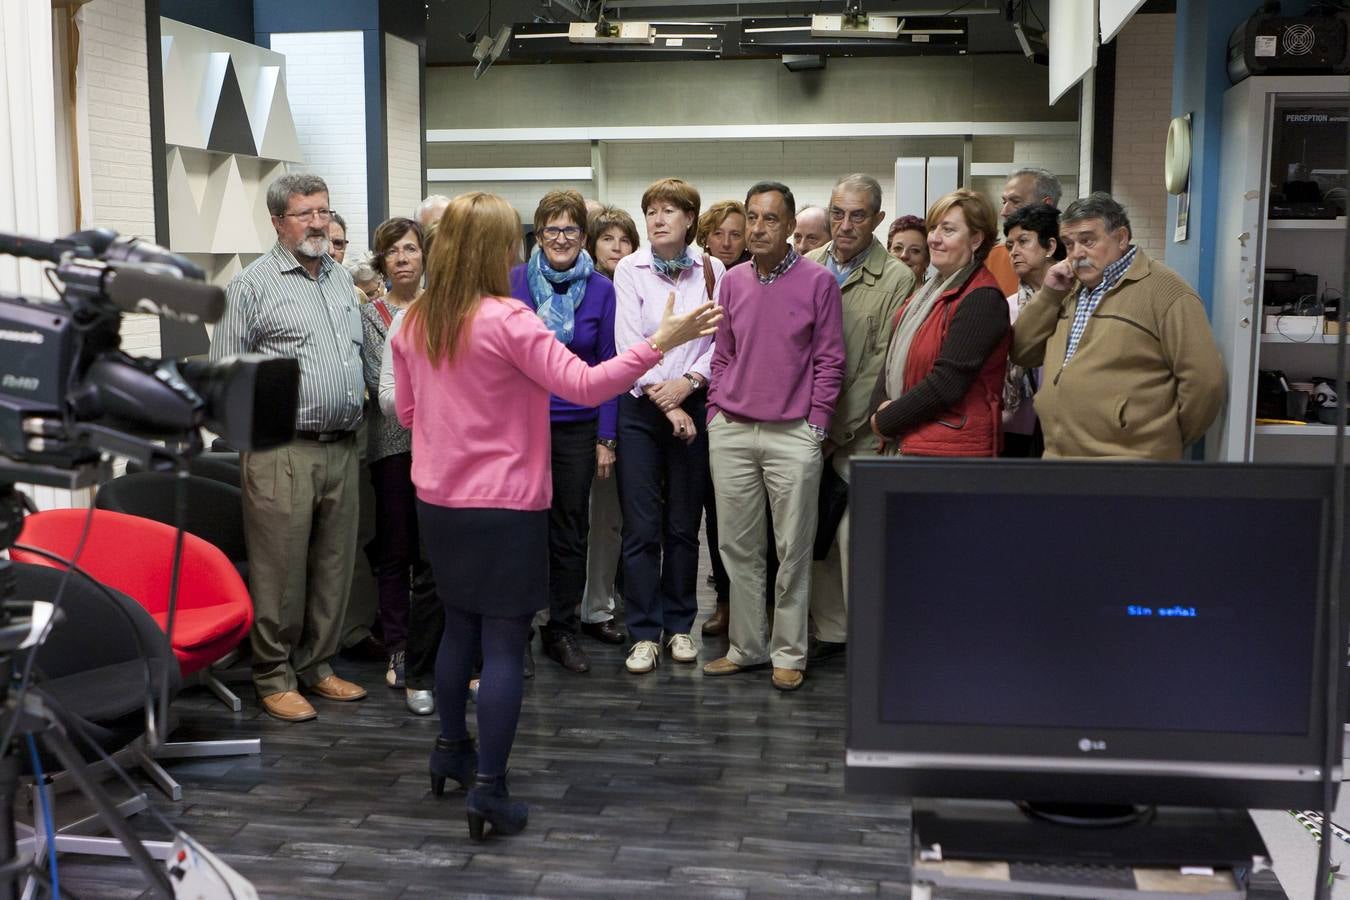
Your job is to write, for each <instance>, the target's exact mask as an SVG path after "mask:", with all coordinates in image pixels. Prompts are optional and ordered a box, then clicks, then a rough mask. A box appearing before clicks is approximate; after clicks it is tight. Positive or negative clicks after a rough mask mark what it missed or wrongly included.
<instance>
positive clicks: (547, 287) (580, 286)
mask: <svg viewBox="0 0 1350 900" xmlns="http://www.w3.org/2000/svg"><path fill="white" fill-rule="evenodd" d="M594 271H595V263H594V262H592V261H591V255H590V254H589V253H587V252H586V251H585V250H582V251H581V253H580V254H578V255H577V261H576V262H574V263H573V264H572V268H570V269H568V270H567V271H566V272H558V271H555V270H554V269H553V268H551V267H550V266H549V264H548V257H546V256H544V252H543V250H542V249H541V248H539V247H535V248H534V252H533V253H531V254H530V261H529V262H528V263H526V264H525V277H526V280H527V281H528V282H529V284H530V298H531V299H532V300H534V309H535V311H536V312H537V313H539V318H540V319H542V320H543V322H544V324H545V325H547V326H548V330H549V331H551V332H553V333H554V334H555V335H557V337H558V340H560V341H562V342H563V343H564V344H570V343H572V329H573V328H574V327H575V326H576V312H577V307H578V306H580V305H581V301H582V299H583V298H585V296H586V281H587V279H589V278H590V277H591V273H592V272H594ZM555 284H565V285H567V291H566V292H565V293H562V294H559V293H558V292H557V291H555V290H554V289H553V286H554V285H555Z"/></svg>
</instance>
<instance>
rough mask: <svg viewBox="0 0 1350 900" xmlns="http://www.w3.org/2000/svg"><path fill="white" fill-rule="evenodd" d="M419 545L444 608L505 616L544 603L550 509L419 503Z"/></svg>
mask: <svg viewBox="0 0 1350 900" xmlns="http://www.w3.org/2000/svg"><path fill="white" fill-rule="evenodd" d="M417 521H418V525H419V526H420V529H421V534H422V544H423V546H424V547H425V548H426V552H427V557H428V559H429V561H430V562H431V568H432V572H433V573H434V574H435V576H436V593H437V594H438V595H439V596H440V598H441V602H442V603H444V604H445V605H446V606H447V607H450V608H452V609H457V610H460V611H462V612H469V613H477V614H479V615H484V616H492V617H498V618H506V617H509V616H521V615H525V614H526V613H534V612H538V611H539V610H541V609H544V608H545V607H547V606H548V510H546V509H541V510H529V511H522V510H515V509H461V508H454V507H448V506H436V505H435V504H432V503H425V502H423V501H421V500H418V501H417Z"/></svg>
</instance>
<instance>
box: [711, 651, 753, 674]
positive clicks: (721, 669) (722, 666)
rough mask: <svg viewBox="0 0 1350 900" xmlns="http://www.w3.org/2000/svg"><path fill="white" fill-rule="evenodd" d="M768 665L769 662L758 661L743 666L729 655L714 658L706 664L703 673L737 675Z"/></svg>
mask: <svg viewBox="0 0 1350 900" xmlns="http://www.w3.org/2000/svg"><path fill="white" fill-rule="evenodd" d="M767 665H768V663H757V664H755V665H753V666H743V665H740V664H739V663H734V662H732V661H731V660H730V659H728V658H727V657H725V656H723V657H722V658H721V659H714V660H713V661H712V662H710V663H708V664H706V665H705V666H704V667H703V674H704V675H735V674H737V673H739V672H753V671H754V670H755V669H762V668H764V667H765V666H767Z"/></svg>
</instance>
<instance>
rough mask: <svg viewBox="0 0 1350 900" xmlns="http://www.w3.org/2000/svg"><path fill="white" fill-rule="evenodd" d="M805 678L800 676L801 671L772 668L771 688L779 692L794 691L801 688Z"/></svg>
mask: <svg viewBox="0 0 1350 900" xmlns="http://www.w3.org/2000/svg"><path fill="white" fill-rule="evenodd" d="M804 680H806V676H804V675H803V674H802V670H801V669H780V668H779V667H778V666H774V667H773V686H774V687H776V688H778V689H779V690H780V691H795V690H796V689H797V688H799V687H801V686H802V682H803V681H804Z"/></svg>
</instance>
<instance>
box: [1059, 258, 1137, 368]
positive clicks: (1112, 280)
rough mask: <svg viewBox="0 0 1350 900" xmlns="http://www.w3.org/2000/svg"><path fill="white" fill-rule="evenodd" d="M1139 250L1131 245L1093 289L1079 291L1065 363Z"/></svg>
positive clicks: (1107, 269)
mask: <svg viewBox="0 0 1350 900" xmlns="http://www.w3.org/2000/svg"><path fill="white" fill-rule="evenodd" d="M1138 252H1139V248H1138V247H1135V246H1131V247H1130V249H1129V250H1127V251H1126V253H1125V255H1124V256H1122V257H1121V258H1120V259H1118V260H1116V261H1115V262H1113V263H1111V265H1109V266H1107V267H1106V268H1105V269H1103V270H1102V283H1101V284H1099V285H1097V286H1096V287H1095V288H1093V289H1092V290H1088V289H1087V288H1086V287H1085V288H1082V289H1081V290H1079V292H1078V308H1077V309H1076V310H1074V314H1073V326H1072V327H1071V328H1070V329H1069V347H1068V349H1067V350H1066V351H1065V352H1064V365H1066V366H1067V365H1068V364H1069V360H1071V359H1073V355H1074V353H1076V352H1077V350H1078V342H1079V341H1081V340H1082V339H1083V332H1085V331H1087V325H1088V319H1091V318H1092V314H1093V313H1095V312H1096V311H1097V306H1098V304H1100V303H1101V302H1102V298H1103V297H1105V296H1106V292H1107V291H1109V290H1111V288H1113V287H1115V286H1116V282H1117V281H1119V280H1120V276H1122V275H1124V274H1125V270H1126V269H1128V268H1129V267H1130V263H1132V262H1134V256H1135V254H1136V253H1138Z"/></svg>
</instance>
